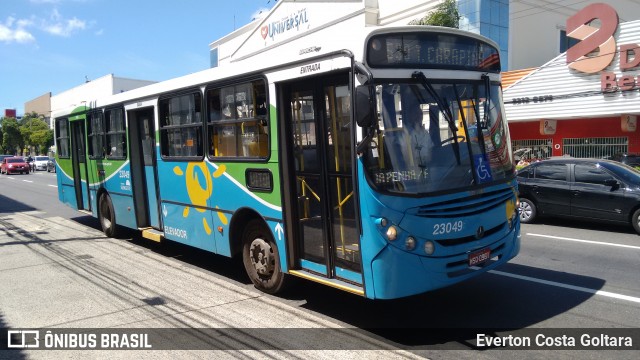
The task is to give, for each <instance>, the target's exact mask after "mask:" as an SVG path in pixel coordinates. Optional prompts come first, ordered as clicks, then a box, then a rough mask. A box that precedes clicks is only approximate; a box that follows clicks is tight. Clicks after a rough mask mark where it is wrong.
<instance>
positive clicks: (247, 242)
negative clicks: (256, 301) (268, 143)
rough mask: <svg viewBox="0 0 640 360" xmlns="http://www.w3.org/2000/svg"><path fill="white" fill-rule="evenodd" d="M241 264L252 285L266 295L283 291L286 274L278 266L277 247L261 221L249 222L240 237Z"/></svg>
mask: <svg viewBox="0 0 640 360" xmlns="http://www.w3.org/2000/svg"><path fill="white" fill-rule="evenodd" d="M242 263H243V264H244V269H245V271H246V272H247V275H249V278H250V279H251V282H253V285H254V286H255V287H256V288H257V289H258V290H261V291H264V292H266V293H268V294H276V293H278V292H280V291H282V290H283V289H284V285H285V282H286V280H287V279H286V274H284V273H283V272H282V267H281V266H280V256H279V254H278V247H277V245H276V243H275V241H274V240H273V236H272V235H271V232H270V231H269V229H268V228H267V227H266V226H265V225H264V223H263V222H262V221H261V220H251V221H250V222H249V223H248V224H247V226H246V227H245V230H244V233H243V235H242Z"/></svg>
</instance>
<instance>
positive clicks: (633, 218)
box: [631, 209, 640, 234]
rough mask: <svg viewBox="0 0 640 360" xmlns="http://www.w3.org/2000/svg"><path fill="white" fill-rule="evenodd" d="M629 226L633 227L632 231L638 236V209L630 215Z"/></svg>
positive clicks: (639, 212) (639, 220) (639, 215)
mask: <svg viewBox="0 0 640 360" xmlns="http://www.w3.org/2000/svg"><path fill="white" fill-rule="evenodd" d="M631 225H633V229H634V230H635V231H636V232H637V233H638V234H640V209H637V210H636V211H634V212H633V215H631Z"/></svg>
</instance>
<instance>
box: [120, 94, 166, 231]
mask: <svg viewBox="0 0 640 360" xmlns="http://www.w3.org/2000/svg"><path fill="white" fill-rule="evenodd" d="M154 118H155V117H154V111H153V107H147V108H143V109H139V110H129V111H127V119H128V121H129V126H128V129H129V143H130V151H129V152H130V154H129V160H130V166H131V185H132V186H133V189H132V190H133V203H134V206H135V210H136V223H137V224H138V228H148V227H153V228H157V229H159V228H160V218H159V211H158V186H157V184H158V182H157V179H156V170H155V169H156V166H155V165H156V156H155V149H156V137H155V126H154V124H155V120H154Z"/></svg>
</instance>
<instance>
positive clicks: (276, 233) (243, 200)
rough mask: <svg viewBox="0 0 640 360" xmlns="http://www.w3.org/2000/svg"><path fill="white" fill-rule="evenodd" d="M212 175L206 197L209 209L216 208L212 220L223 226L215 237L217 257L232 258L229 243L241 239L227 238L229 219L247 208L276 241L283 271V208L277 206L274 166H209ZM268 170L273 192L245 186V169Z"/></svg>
mask: <svg viewBox="0 0 640 360" xmlns="http://www.w3.org/2000/svg"><path fill="white" fill-rule="evenodd" d="M209 164H210V167H211V172H212V174H213V191H212V194H211V197H210V198H209V207H210V208H212V209H216V211H214V214H213V218H214V220H215V221H216V223H217V226H221V227H222V230H223V231H222V234H216V243H217V246H216V247H217V249H218V253H219V254H224V255H227V256H230V255H231V250H230V241H239V240H241V239H239V238H238V239H229V237H228V235H229V225H230V222H231V217H232V215H230V214H233V213H235V212H236V211H237V210H238V209H240V208H248V209H251V210H253V211H255V212H256V213H257V214H260V216H262V218H263V219H264V220H265V221H266V222H267V225H268V227H269V229H270V230H271V233H272V235H273V238H274V239H275V240H276V243H277V245H278V248H279V250H280V252H281V254H280V260H281V261H282V264H283V269H286V256H284V253H283V250H284V249H285V244H284V238H283V233H282V230H281V229H282V228H283V223H282V208H281V206H280V201H281V200H280V191H279V190H280V184H279V180H278V167H277V164H275V163H235V164H234V163H229V164H218V163H209ZM265 168H266V169H269V170H270V172H271V174H272V178H273V190H272V191H271V192H257V191H256V192H254V191H251V190H249V189H248V188H247V186H246V178H245V177H246V176H245V173H246V170H247V169H265Z"/></svg>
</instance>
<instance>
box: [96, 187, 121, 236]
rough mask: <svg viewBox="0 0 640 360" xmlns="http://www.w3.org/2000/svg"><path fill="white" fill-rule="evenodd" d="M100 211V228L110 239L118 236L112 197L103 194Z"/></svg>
mask: <svg viewBox="0 0 640 360" xmlns="http://www.w3.org/2000/svg"><path fill="white" fill-rule="evenodd" d="M98 209H99V210H100V211H99V214H98V216H99V218H100V226H102V231H103V232H104V234H105V235H107V236H108V237H115V236H116V233H117V232H116V213H115V212H114V211H113V203H111V197H109V195H107V194H102V196H100V204H99V207H98Z"/></svg>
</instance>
